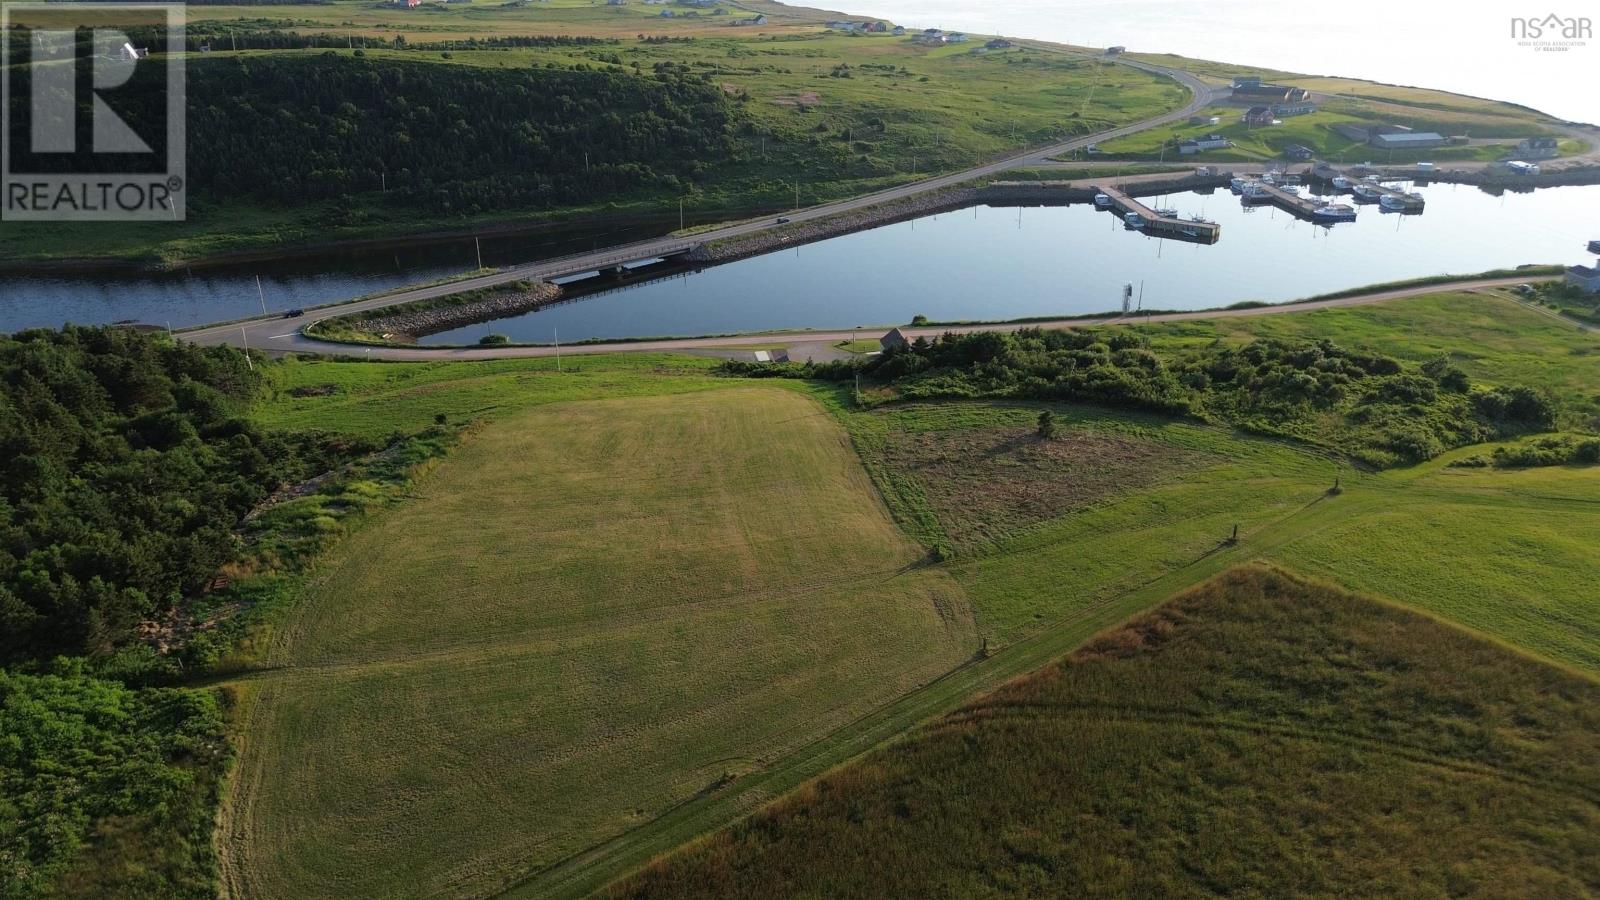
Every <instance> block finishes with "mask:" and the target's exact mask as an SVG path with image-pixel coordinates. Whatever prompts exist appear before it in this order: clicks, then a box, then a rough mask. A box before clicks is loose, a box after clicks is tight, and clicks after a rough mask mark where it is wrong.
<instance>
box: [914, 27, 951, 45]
mask: <svg viewBox="0 0 1600 900" xmlns="http://www.w3.org/2000/svg"><path fill="white" fill-rule="evenodd" d="M944 42H945V36H944V32H941V31H938V30H937V29H935V30H933V31H931V32H930V31H924V32H923V33H921V34H919V35H917V36H915V37H913V38H912V39H911V43H913V44H919V45H921V46H925V47H938V46H942V45H943V44H944Z"/></svg>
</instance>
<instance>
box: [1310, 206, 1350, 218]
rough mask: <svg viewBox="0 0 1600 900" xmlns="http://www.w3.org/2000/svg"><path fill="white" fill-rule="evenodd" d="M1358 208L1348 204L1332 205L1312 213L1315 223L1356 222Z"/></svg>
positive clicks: (1320, 207) (1318, 208) (1321, 207)
mask: <svg viewBox="0 0 1600 900" xmlns="http://www.w3.org/2000/svg"><path fill="white" fill-rule="evenodd" d="M1355 220H1356V208H1355V207H1354V206H1351V205H1350V204H1348V203H1330V204H1328V205H1326V206H1319V207H1317V208H1316V209H1314V210H1312V211H1311V221H1313V222H1354V221H1355Z"/></svg>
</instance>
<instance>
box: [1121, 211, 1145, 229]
mask: <svg viewBox="0 0 1600 900" xmlns="http://www.w3.org/2000/svg"><path fill="white" fill-rule="evenodd" d="M1122 221H1124V222H1126V223H1127V224H1128V227H1129V228H1143V227H1144V226H1145V221H1144V216H1141V215H1139V214H1138V213H1136V212H1131V213H1128V214H1127V215H1124V216H1123V217H1122Z"/></svg>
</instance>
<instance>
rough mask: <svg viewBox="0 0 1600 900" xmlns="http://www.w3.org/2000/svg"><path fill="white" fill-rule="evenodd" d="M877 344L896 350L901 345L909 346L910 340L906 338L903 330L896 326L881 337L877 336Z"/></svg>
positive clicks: (886, 348) (901, 346)
mask: <svg viewBox="0 0 1600 900" xmlns="http://www.w3.org/2000/svg"><path fill="white" fill-rule="evenodd" d="M878 346H879V347H882V348H883V349H885V350H898V349H901V348H903V347H909V346H911V342H910V341H908V340H906V335H905V332H903V331H901V330H900V329H898V328H896V329H894V330H893V331H891V332H889V333H888V334H886V335H884V336H883V337H881V338H878Z"/></svg>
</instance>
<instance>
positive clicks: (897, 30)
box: [894, 25, 906, 37]
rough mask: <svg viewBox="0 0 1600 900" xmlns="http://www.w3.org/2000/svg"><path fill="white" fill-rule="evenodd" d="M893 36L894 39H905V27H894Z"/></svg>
mask: <svg viewBox="0 0 1600 900" xmlns="http://www.w3.org/2000/svg"><path fill="white" fill-rule="evenodd" d="M894 36H895V37H905V36H906V27H905V26H904V25H896V26H895V27H894Z"/></svg>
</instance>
